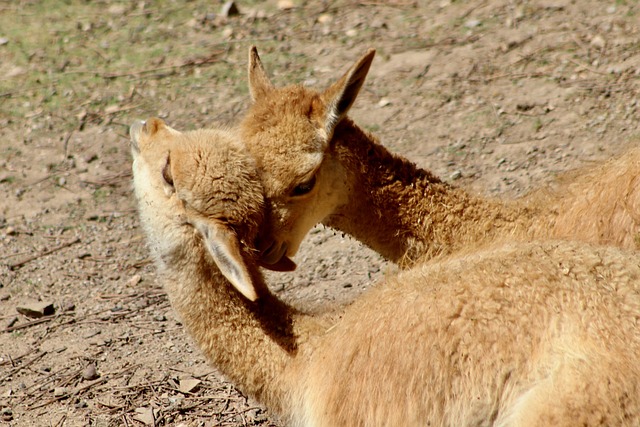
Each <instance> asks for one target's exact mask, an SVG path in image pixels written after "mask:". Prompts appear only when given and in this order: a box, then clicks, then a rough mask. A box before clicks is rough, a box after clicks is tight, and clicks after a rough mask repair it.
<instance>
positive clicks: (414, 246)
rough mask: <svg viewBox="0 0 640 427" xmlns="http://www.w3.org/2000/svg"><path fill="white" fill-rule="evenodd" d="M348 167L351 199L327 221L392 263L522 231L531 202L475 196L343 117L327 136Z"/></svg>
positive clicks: (526, 222) (334, 151)
mask: <svg viewBox="0 0 640 427" xmlns="http://www.w3.org/2000/svg"><path fill="white" fill-rule="evenodd" d="M331 149H332V150H333V153H334V155H335V156H336V157H337V159H338V161H339V162H341V163H342V164H343V166H344V168H345V169H346V170H347V173H348V174H350V177H349V181H350V182H349V185H350V194H349V198H348V200H349V201H348V203H347V204H345V205H343V206H342V207H341V208H340V209H339V210H338V211H336V212H335V213H334V214H333V215H331V216H330V217H329V218H328V219H327V220H325V224H326V225H328V226H330V227H332V228H336V229H338V230H340V231H343V232H345V233H347V234H350V235H352V236H353V237H355V238H356V239H358V240H360V241H361V242H363V243H365V244H366V245H368V246H369V247H371V248H372V249H373V250H375V251H376V252H378V253H380V254H382V255H383V256H384V257H386V258H388V259H389V260H391V261H394V262H401V261H407V262H408V263H409V264H411V261H413V260H414V259H415V258H417V257H423V256H424V257H433V256H437V255H440V254H444V253H450V252H453V251H455V250H457V249H459V248H460V247H462V246H465V245H468V244H470V243H473V242H478V241H480V240H485V239H488V238H491V237H492V236H497V235H504V234H505V233H521V232H526V230H527V229H528V228H529V225H530V222H531V221H532V214H533V212H531V209H529V208H526V207H520V206H516V205H508V204H505V203H502V202H499V201H492V200H485V199H482V198H479V197H474V196H472V195H470V194H468V193H467V192H465V191H463V190H462V189H459V188H455V187H453V186H451V185H449V184H447V183H445V182H442V180H440V179H439V178H438V177H436V176H435V175H433V174H432V173H431V172H429V171H426V170H424V169H420V168H418V167H417V166H416V165H415V164H413V163H411V162H410V161H408V160H406V159H404V158H402V157H399V156H396V155H394V154H392V153H390V152H389V151H388V150H387V149H386V148H384V147H383V146H382V145H381V144H379V143H378V142H377V141H376V140H375V138H373V137H372V136H371V135H369V134H368V133H366V132H365V131H363V130H361V129H360V128H358V127H357V126H356V125H355V124H354V123H353V122H352V121H351V120H349V119H345V120H343V121H342V122H341V123H340V124H339V125H338V126H337V128H336V130H335V133H334V137H333V140H332V147H331Z"/></svg>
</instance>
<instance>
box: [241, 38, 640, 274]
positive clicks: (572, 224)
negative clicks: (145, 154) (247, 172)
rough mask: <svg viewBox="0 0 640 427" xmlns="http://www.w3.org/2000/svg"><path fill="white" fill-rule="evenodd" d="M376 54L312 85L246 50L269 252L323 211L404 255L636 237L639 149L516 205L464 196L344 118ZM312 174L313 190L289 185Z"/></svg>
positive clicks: (374, 244) (339, 225)
mask: <svg viewBox="0 0 640 427" xmlns="http://www.w3.org/2000/svg"><path fill="white" fill-rule="evenodd" d="M372 60H373V51H369V52H367V54H365V55H364V56H363V57H362V58H360V59H359V60H358V61H357V62H356V64H354V66H353V67H351V69H350V70H349V71H348V72H347V73H346V74H345V75H344V76H343V77H342V78H341V79H340V80H339V81H338V82H336V83H334V84H333V85H331V86H330V87H329V88H328V89H327V90H325V91H324V92H318V91H315V90H313V89H309V88H305V87H302V86H299V85H293V86H287V87H284V88H276V87H274V86H273V85H271V83H270V82H269V79H268V77H267V76H266V75H265V71H264V69H263V68H262V65H261V64H260V59H259V57H258V54H257V51H256V50H255V48H252V50H251V52H250V61H249V62H250V67H249V85H250V87H251V88H252V89H251V90H252V93H254V94H255V95H254V97H253V101H254V102H253V105H252V106H251V107H250V109H249V111H248V112H247V114H246V116H245V117H244V119H243V121H242V124H241V135H242V139H243V141H244V142H245V143H246V145H247V148H248V149H249V150H250V152H251V153H252V154H253V155H254V157H255V158H256V160H257V162H258V166H259V171H260V174H261V177H262V180H263V183H264V187H265V195H266V197H267V200H268V203H269V206H270V207H271V209H272V211H273V215H272V217H270V219H269V221H270V224H271V229H270V231H269V232H268V235H266V236H263V239H262V240H263V241H262V245H261V246H262V249H263V251H264V252H265V254H266V255H268V256H269V257H270V258H271V260H272V261H273V260H274V259H275V258H277V255H279V254H281V253H287V254H288V255H294V254H295V252H296V251H297V249H298V247H299V245H300V242H301V241H302V239H303V238H304V236H305V234H306V233H307V232H308V231H309V229H310V228H311V227H312V226H313V225H314V224H315V223H316V222H318V221H321V222H323V223H324V224H325V225H328V226H330V227H333V228H336V229H338V230H340V231H343V232H346V233H348V234H351V235H353V236H354V237H355V238H357V239H358V240H360V241H362V242H364V243H365V244H367V245H368V246H370V247H371V248H373V249H374V250H376V251H377V252H379V253H380V254H382V255H383V256H385V257H387V258H388V259H390V260H392V261H395V262H401V261H405V264H406V265H412V264H413V261H415V260H416V259H417V258H419V257H424V258H431V257H433V256H436V255H440V254H446V253H451V252H454V251H456V250H459V249H460V248H462V247H465V246H466V245H468V244H470V243H474V242H480V241H488V240H492V239H495V238H503V237H505V236H509V237H511V238H512V239H517V240H530V239H532V238H563V239H565V238H566V239H571V240H576V241H583V242H592V243H606V244H612V245H616V246H621V247H624V248H628V249H636V248H637V247H638V240H639V231H640V185H638V183H639V182H638V181H639V180H640V178H639V173H640V150H638V149H636V150H632V151H630V152H629V153H627V154H626V155H625V156H623V157H622V158H620V159H617V160H615V161H611V162H608V163H607V164H605V165H603V166H601V167H599V168H595V169H591V170H590V171H589V172H588V173H581V174H576V176H575V177H574V178H573V179H572V180H571V181H569V182H566V181H565V182H559V183H557V184H556V185H555V186H554V188H553V189H548V190H545V191H539V192H537V193H535V194H534V195H531V196H528V197H525V198H522V199H520V200H517V201H515V202H512V203H504V202H500V201H497V200H490V199H484V198H482V197H478V196H474V195H471V194H469V193H468V192H466V191H464V190H462V189H460V188H456V187H454V186H452V185H450V184H447V183H444V182H442V181H441V180H440V179H439V178H438V177H436V176H434V175H433V174H431V173H430V172H428V171H426V170H423V169H420V168H417V167H416V166H415V165H414V164H413V163H411V162H410V161H408V160H407V159H404V158H402V157H400V156H397V155H394V154H392V153H390V152H389V151H388V150H387V149H386V148H384V147H383V146H382V145H381V144H380V143H379V142H378V140H377V139H376V138H375V137H374V136H373V135H371V134H369V133H367V132H366V131H363V130H362V129H360V128H359V127H358V126H357V125H356V124H355V123H353V122H352V121H351V120H350V119H349V118H347V117H346V114H347V112H348V109H349V107H350V106H351V104H352V103H353V102H354V100H355V97H356V96H357V94H358V91H359V89H360V87H361V85H362V83H363V81H364V78H365V76H366V73H367V71H368V69H369V66H370V64H371V61H372ZM336 123H337V124H336ZM325 136H326V138H327V139H323V138H324V137H325ZM314 154H315V156H314ZM311 158H313V162H311V161H309V159H311ZM314 174H315V175H316V178H317V181H316V185H315V188H314V189H313V191H311V192H309V193H308V194H304V195H296V194H294V193H293V192H292V189H294V188H295V187H296V186H297V185H298V184H299V183H301V182H305V181H308V180H309V178H310V176H312V175H314ZM285 249H286V250H285Z"/></svg>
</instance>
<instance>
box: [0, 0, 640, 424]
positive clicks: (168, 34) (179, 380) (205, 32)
mask: <svg viewBox="0 0 640 427" xmlns="http://www.w3.org/2000/svg"><path fill="white" fill-rule="evenodd" d="M236 4H237V7H238V9H239V12H240V13H239V14H237V15H235V14H231V15H230V16H224V14H223V13H222V10H223V8H222V3H220V2H216V1H210V0H209V1H199V0H197V1H196V0H194V1H186V2H178V1H169V0H166V1H159V2H146V1H140V2H124V1H123V2H116V1H113V2H112V1H96V2H86V1H81V0H78V1H75V0H69V1H66V2H54V1H45V2H38V1H12V2H5V3H2V5H0V425H8V426H40V425H51V426H85V425H91V426H143V425H148V426H151V425H158V426H162V425H177V426H178V425H179V426H218V425H220V426H228V425H233V426H241V425H242V426H256V425H258V426H272V425H280V424H279V422H278V420H277V419H276V418H275V416H274V415H273V414H271V413H269V411H268V410H266V409H264V408H262V407H260V405H258V404H256V403H255V402H252V401H251V400H249V399H247V398H246V397H244V396H243V395H242V394H241V393H240V392H238V391H237V390H236V389H235V388H234V387H233V386H232V385H231V384H229V383H227V382H225V381H224V379H223V378H221V377H220V376H219V375H218V374H217V373H216V372H215V370H214V369H212V368H211V367H209V366H207V364H206V363H205V362H204V360H203V357H202V356H201V354H200V353H199V352H198V350H197V348H196V347H195V346H194V345H193V343H192V342H191V340H190V339H189V337H188V336H187V335H186V334H185V332H184V330H183V328H182V327H181V325H180V323H179V322H178V321H177V319H176V316H175V315H174V313H173V311H172V309H171V307H170V306H169V304H168V302H167V298H166V296H165V294H164V292H163V290H162V288H161V287H160V286H159V285H158V283H157V281H156V276H155V273H154V269H153V266H152V265H151V264H150V261H149V258H148V254H147V250H146V248H145V246H144V241H143V236H142V230H141V229H140V227H139V224H138V219H137V216H136V212H135V209H134V201H133V197H132V192H131V184H130V181H131V173H130V161H131V158H130V154H129V148H128V138H127V136H126V135H127V126H128V125H129V124H130V123H132V122H133V121H134V120H135V119H144V118H148V117H151V116H159V117H162V118H164V119H165V120H166V121H167V122H168V123H169V124H170V125H172V126H173V127H175V128H177V129H181V130H188V129H193V128H197V127H202V126H219V125H229V124H233V123H236V122H237V121H238V119H239V118H240V117H241V115H242V114H243V111H244V110H245V109H246V106H247V105H248V103H249V96H248V90H247V85H246V76H245V69H246V61H247V59H246V58H247V51H248V49H249V46H250V45H251V44H256V45H257V46H258V48H259V51H260V53H261V56H262V59H263V62H264V63H265V66H266V67H267V69H268V71H269V73H270V74H271V76H272V79H273V81H274V82H275V83H277V84H286V83H293V82H296V83H304V84H308V85H313V86H317V87H324V86H326V85H327V84H328V83H329V82H332V81H334V80H335V79H337V78H338V77H339V76H340V75H341V74H342V73H343V72H344V71H346V69H347V68H348V67H349V66H350V65H351V64H352V63H353V62H354V61H355V60H356V59H357V58H358V57H359V56H360V55H361V54H363V53H364V52H365V51H366V50H367V49H368V48H370V47H374V48H376V49H377V56H376V59H375V61H374V63H373V66H372V70H371V72H370V75H369V77H368V79H367V82H366V83H365V87H364V89H363V91H362V93H361V95H360V97H359V99H358V100H357V102H356V104H355V106H354V108H353V110H352V114H351V116H352V117H353V118H354V119H355V120H356V122H357V123H359V124H360V125H362V126H363V127H365V128H366V129H369V130H371V131H373V132H374V133H376V134H377V135H378V136H379V137H380V139H381V140H382V142H383V143H384V144H385V145H386V146H387V147H389V148H390V149H392V150H393V151H395V152H398V153H402V154H403V155H405V156H406V157H408V158H409V159H411V160H412V161H415V162H416V163H418V164H419V165H420V166H422V167H425V168H429V169H431V170H432V171H434V172H435V173H437V174H438V175H440V176H442V177H444V178H445V179H446V180H449V181H452V182H455V184H456V185H460V186H462V187H465V188H468V189H470V190H471V191H473V192H476V193H479V194H486V195H491V196H498V197H503V198H513V197H517V196H519V195H521V194H523V193H525V192H527V191H529V190H530V189H532V188H536V187H538V186H541V185H546V184H548V183H550V182H552V181H553V180H554V179H555V177H556V176H557V175H558V174H559V173H562V172H564V171H568V170H572V169H575V168H578V167H583V166H588V165H590V164H592V163H593V162H598V161H602V160H604V159H608V158H611V157H614V156H618V155H622V154H623V153H624V151H625V150H626V149H628V148H630V147H632V146H635V145H636V144H638V142H639V141H640V127H639V123H640V120H639V119H640V5H639V4H638V2H636V1H632V0H610V1H601V0H573V1H569V0H548V1H542V2H527V1H518V0H486V1H480V0H471V1H450V0H442V1H438V0H436V1H433V2H432V1H426V0H418V1H411V0H388V1H377V0H360V1H355V0H336V1H329V0H326V1H317V2H313V1H301V0H293V1H292V2H288V1H275V0H268V1H264V2H260V1H242V0H238V2H237V3H236ZM295 259H296V261H297V262H298V264H299V268H298V270H297V271H295V272H293V273H287V274H270V275H269V280H270V283H271V284H272V287H273V289H274V291H276V292H277V293H278V294H279V295H281V296H282V297H283V298H285V299H287V300H289V301H291V302H293V303H294V304H297V305H300V306H305V307H320V306H323V305H332V304H342V303H346V302H348V301H350V300H352V299H353V298H354V297H356V296H357V295H358V294H359V293H360V292H362V291H363V290H364V289H366V288H367V287H368V286H371V285H373V284H374V283H375V282H376V281H377V280H379V279H381V278H383V277H384V276H385V275H389V274H392V273H393V270H394V268H393V266H391V265H388V264H387V263H385V262H384V260H382V259H380V257H378V256H377V255H376V254H375V253H373V252H371V251H370V250H368V249H367V248H365V247H363V246H361V245H360V244H359V243H357V242H354V241H352V240H350V239H349V238H348V237H345V236H342V235H340V234H339V233H334V232H332V231H331V230H326V229H323V228H322V227H318V228H316V229H314V230H313V232H312V233H311V235H310V236H309V238H308V240H307V241H306V243H305V245H304V246H303V247H302V249H301V251H300V253H299V254H298V255H297V257H296V258H295ZM35 302H40V303H45V304H47V303H51V304H53V309H54V312H53V314H50V315H47V316H45V317H42V318H34V317H28V316H25V315H24V314H20V313H19V312H18V311H17V309H18V308H21V307H24V306H29V305H30V304H33V303H35ZM401 350H402V349H399V351H401ZM405 350H407V351H410V349H405Z"/></svg>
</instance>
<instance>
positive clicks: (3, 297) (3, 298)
mask: <svg viewBox="0 0 640 427" xmlns="http://www.w3.org/2000/svg"><path fill="white" fill-rule="evenodd" d="M0 287H2V286H0ZM10 299H11V295H9V294H2V295H0V301H9V300H10Z"/></svg>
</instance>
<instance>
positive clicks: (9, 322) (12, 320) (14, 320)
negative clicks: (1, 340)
mask: <svg viewBox="0 0 640 427" xmlns="http://www.w3.org/2000/svg"><path fill="white" fill-rule="evenodd" d="M16 323H18V316H13V317H10V318H9V320H7V324H6V327H7V328H10V327H12V326H13V325H15V324H16Z"/></svg>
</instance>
